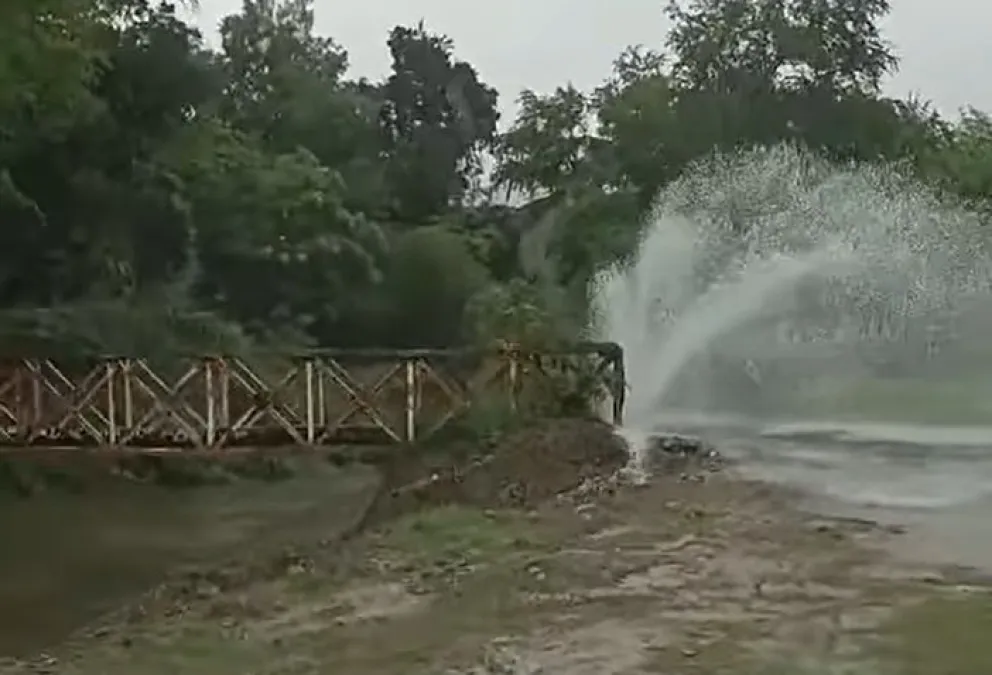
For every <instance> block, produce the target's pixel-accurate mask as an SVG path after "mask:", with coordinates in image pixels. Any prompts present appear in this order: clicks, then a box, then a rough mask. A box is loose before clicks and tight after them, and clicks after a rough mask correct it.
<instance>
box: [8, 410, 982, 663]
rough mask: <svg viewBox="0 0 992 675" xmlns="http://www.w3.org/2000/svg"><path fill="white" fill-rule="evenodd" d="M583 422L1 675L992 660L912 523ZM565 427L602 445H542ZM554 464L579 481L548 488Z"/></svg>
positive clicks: (955, 573)
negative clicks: (828, 511)
mask: <svg viewBox="0 0 992 675" xmlns="http://www.w3.org/2000/svg"><path fill="white" fill-rule="evenodd" d="M567 426H568V425H565V426H564V427H559V428H557V429H554V430H546V431H544V432H543V434H544V435H543V436H541V434H538V437H537V440H534V437H533V435H531V436H529V437H530V438H531V439H532V440H530V441H528V443H526V444H525V443H523V440H524V437H523V436H519V437H517V438H516V439H513V442H514V444H515V445H516V446H517V447H521V448H523V446H525V445H526V446H527V447H526V452H520V453H518V454H517V455H516V457H517V459H518V460H520V459H523V458H525V457H526V458H528V459H527V461H528V462H529V465H528V468H527V471H528V472H529V473H527V474H526V475H520V476H517V477H516V480H511V478H513V477H512V476H511V475H510V471H509V470H510V469H512V468H513V467H514V462H512V461H509V460H504V461H503V462H502V463H501V464H498V465H494V466H493V467H492V469H491V470H490V471H489V473H488V474H485V473H480V474H475V475H473V474H472V472H467V474H466V475H462V476H460V477H454V476H449V477H445V476H440V475H435V476H433V480H428V481H426V482H425V483H423V484H422V485H421V486H420V487H419V488H417V489H415V490H412V491H407V492H406V493H403V494H401V493H400V492H399V491H390V492H386V493H380V494H386V495H388V498H384V501H385V503H388V504H393V505H395V504H397V503H398V501H397V500H409V499H414V500H415V502H416V504H417V507H416V508H410V503H409V501H408V502H407V505H406V506H404V507H403V508H402V509H398V510H396V511H394V512H393V513H389V509H388V508H386V509H385V510H383V508H384V507H383V508H380V509H379V513H380V514H382V517H381V519H380V520H379V521H378V522H370V523H369V524H368V525H369V527H368V529H367V530H366V531H365V532H364V533H363V534H361V535H360V536H357V537H354V538H352V539H350V540H349V541H347V542H343V543H342V542H325V545H323V546H319V545H318V546H312V547H304V548H298V549H296V550H295V552H286V553H284V554H283V555H281V556H279V557H278V559H276V560H271V561H269V564H268V566H267V568H266V570H265V573H264V574H263V573H261V570H260V569H259V568H255V569H254V572H253V573H251V574H245V573H244V570H245V569H247V568H245V567H243V566H242V567H236V568H234V569H232V570H230V571H228V572H223V571H217V570H214V571H212V572H211V573H209V574H208V573H204V574H200V575H194V576H189V577H187V578H186V580H185V582H184V585H181V586H180V587H177V586H176V585H172V586H171V587H163V589H162V590H161V592H160V593H158V594H151V595H149V596H148V597H147V598H146V599H145V601H144V602H142V603H139V604H138V605H135V606H133V607H131V608H130V610H129V612H127V613H125V614H123V615H119V616H117V617H115V618H114V620H113V621H110V622H105V623H103V624H101V625H95V626H93V627H91V628H90V629H89V630H88V631H84V632H83V633H82V634H80V635H79V636H78V637H77V639H75V640H73V641H70V642H69V643H66V644H64V645H62V646H61V647H58V648H54V649H52V650H49V655H48V656H47V657H41V658H40V659H37V660H35V662H34V664H33V666H32V665H28V664H21V665H17V664H12V665H10V666H9V667H8V668H7V669H6V670H3V671H2V672H4V673H25V672H38V669H39V668H41V669H44V668H47V669H48V672H58V673H65V674H67V675H117V674H120V675H124V674H125V673H128V674H130V673H142V674H143V675H157V674H159V673H161V674H162V675H165V673H175V672H183V673H201V672H202V673H211V675H225V674H228V673H229V674H230V675H243V673H246V672H252V673H256V674H267V675H276V674H287V675H288V674H290V673H295V674H297V675H307V674H310V673H313V674H314V675H316V674H318V673H323V672H327V669H328V668H333V670H334V671H335V672H347V673H355V674H356V675H363V674H368V675H393V674H396V675H399V674H400V673H403V674H404V675H406V674H408V673H424V675H436V674H437V673H459V674H463V673H479V674H495V673H503V674H508V675H509V674H517V675H524V674H533V673H537V672H542V673H563V674H564V673H567V674H568V675H583V674H585V673H588V674H589V675H593V674H596V675H600V674H610V673H652V672H664V673H700V674H702V673H705V674H707V675H712V674H719V673H727V674H728V675H729V674H730V673H733V675H742V674H743V675H747V674H749V673H753V674H754V675H758V674H761V675H765V674H767V673H778V672H781V673H783V675H784V674H785V673H790V674H794V673H825V672H831V673H836V672H851V673H870V674H873V675H874V674H882V673H892V674H893V675H903V674H905V675H917V674H919V675H924V674H926V675H951V674H954V675H972V674H974V675H985V674H986V673H988V672H992V670H990V666H992V648H989V647H988V646H987V644H986V642H987V639H986V637H985V636H986V634H987V631H988V630H989V629H990V628H992V601H990V600H989V596H988V593H987V591H986V590H985V589H984V588H982V587H981V586H980V580H977V579H975V578H969V577H968V576H967V575H965V574H962V570H959V569H958V570H954V569H940V568H937V567H924V566H921V565H916V564H909V563H907V562H905V561H900V560H897V559H895V558H893V557H892V556H890V555H889V554H888V552H887V548H888V547H889V546H890V545H892V544H893V543H895V542H898V541H900V539H901V538H905V537H909V536H912V533H910V532H905V531H903V530H902V529H900V528H899V527H895V526H891V525H883V524H877V523H872V522H869V521H865V520H862V519H857V518H839V517H838V518H827V517H823V516H817V515H811V514H809V513H808V512H805V511H804V510H802V509H801V508H799V504H800V503H801V501H802V496H801V495H797V494H794V493H790V492H789V491H787V490H784V489H781V488H774V487H771V486H769V485H767V484H762V483H759V482H754V481H747V480H743V479H742V478H740V477H739V476H737V475H736V474H735V472H734V471H733V470H732V469H730V470H724V469H720V470H715V469H716V468H717V467H714V466H713V465H710V464H705V465H701V464H697V463H692V462H689V463H685V462H673V463H667V464H666V465H665V466H664V467H663V468H664V471H662V472H660V473H657V474H656V475H655V476H654V478H653V479H652V480H651V481H649V482H648V483H646V484H644V485H636V486H635V485H629V484H626V483H625V482H624V481H623V480H622V479H621V478H619V477H618V474H617V472H616V468H617V467H616V464H615V457H616V455H615V446H609V447H606V445H607V442H606V440H605V436H602V435H600V436H599V441H600V442H601V443H603V444H604V447H606V452H605V459H604V456H600V457H599V458H597V457H596V455H597V453H596V452H594V451H593V450H594V448H595V447H596V445H597V442H596V441H590V437H591V436H594V435H595V433H596V432H593V430H591V429H590V428H589V427H587V426H582V425H580V426H579V427H578V428H576V429H572V430H571V431H569V430H568V429H567ZM563 440H564V441H568V445H569V446H570V447H573V448H574V447H575V446H580V445H582V446H583V447H584V448H585V450H583V451H582V452H574V451H573V452H571V453H557V454H556V453H552V452H549V451H547V446H552V447H561V446H560V444H561V442H562V441H563ZM542 446H544V447H545V451H544V452H542V451H541V448H542ZM602 450H603V448H600V454H601V455H602ZM502 456H504V457H506V456H507V455H506V454H505V453H504V454H503V455H502ZM582 458H584V459H582ZM521 468H523V467H521ZM484 475H486V476H489V478H485V479H484V478H483V476H484ZM494 476H499V477H498V478H493V477H494ZM540 476H548V477H551V476H554V477H555V481H556V483H555V485H554V486H553V487H554V488H558V487H560V486H561V485H563V484H567V483H569V482H574V481H575V480H577V481H578V482H577V483H576V484H573V485H571V486H569V487H567V488H565V489H561V490H559V489H551V490H543V491H542V490H540V489H539V488H540V482H541V479H540ZM429 485H444V486H445V487H444V488H443V489H440V490H432V489H430V488H429ZM411 495H412V497H411ZM380 506H382V505H380ZM386 514H388V515H386ZM238 570H240V571H238ZM938 627H939V628H938ZM32 667H33V668H34V670H31V669H30V668H32Z"/></svg>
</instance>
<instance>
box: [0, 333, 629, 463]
mask: <svg viewBox="0 0 992 675" xmlns="http://www.w3.org/2000/svg"><path fill="white" fill-rule="evenodd" d="M563 383H564V384H563ZM562 386H565V387H566V388H567V387H569V386H571V387H574V389H575V391H574V394H575V395H579V396H582V397H585V398H587V399H590V398H591V399H592V400H587V401H585V403H586V404H592V405H595V406H596V409H597V410H601V411H602V414H603V415H604V417H606V418H607V420H608V421H611V422H613V423H616V424H619V423H620V422H621V417H622V411H623V403H624V391H625V386H626V385H625V376H624V364H623V352H622V350H621V348H620V347H619V346H618V345H616V344H613V343H581V344H575V345H571V346H569V347H568V348H565V349H562V350H559V351H555V352H551V351H542V352H528V351H524V350H521V349H517V348H513V347H501V348H498V349H485V350H406V351H397V350H322V351H313V352H308V353H303V354H289V353H282V354H280V353H253V354H252V355H250V356H196V357H189V358H181V359H175V358H171V359H168V360H167V361H163V362H154V361H152V360H150V359H145V358H127V357H99V358H96V357H95V358H92V359H75V360H71V361H66V360H58V359H45V358H8V359H0V455H2V454H4V453H5V452H18V453H23V452H24V451H25V450H29V451H44V450H56V449H61V450H72V449H79V450H94V451H109V452H122V453H135V452H137V453H166V452H167V453H175V452H188V453H193V454H215V453H216V454H219V455H225V454H229V453H237V452H238V451H240V450H252V451H257V450H258V449H259V448H265V447H285V446H294V447H318V446H329V445H341V444H366V443H372V444H388V443H396V444H400V443H410V442H414V441H418V440H422V439H425V438H427V437H429V436H431V435H433V434H435V433H437V432H438V431H439V430H441V429H443V428H444V427H445V426H447V425H449V424H451V423H452V421H453V420H456V419H458V418H459V417H460V416H461V415H463V414H465V413H466V411H468V410H470V409H472V408H473V407H477V406H502V407H503V408H504V409H506V410H508V411H509V412H510V414H512V413H513V411H518V412H520V413H521V414H522V413H523V412H524V411H523V409H524V408H530V409H539V406H540V402H541V400H542V399H543V400H545V401H546V400H547V399H548V396H547V394H548V387H558V388H560V387H562ZM561 393H562V392H561V391H558V392H557V394H558V395H559V396H560V395H561ZM566 393H567V392H566Z"/></svg>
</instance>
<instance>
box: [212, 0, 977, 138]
mask: <svg viewBox="0 0 992 675" xmlns="http://www.w3.org/2000/svg"><path fill="white" fill-rule="evenodd" d="M199 4H200V8H199V10H198V11H197V13H196V17H195V19H196V22H197V24H198V25H199V26H200V27H201V29H202V30H203V31H204V33H205V34H206V35H207V36H208V39H210V41H211V42H214V41H215V40H216V27H217V25H218V23H219V21H220V19H221V18H222V17H223V16H226V15H227V14H230V13H232V12H235V11H237V10H238V9H239V8H240V6H241V0H199ZM316 4H317V18H316V21H317V29H318V31H319V32H320V33H321V34H324V35H329V36H331V37H333V38H335V39H336V40H337V41H338V42H340V43H341V44H343V45H344V46H345V47H347V49H348V52H349V54H350V58H351V64H352V70H351V73H352V74H353V75H355V76H358V75H365V76H369V77H372V78H377V77H380V76H382V75H384V74H385V73H386V71H387V69H388V67H389V55H388V53H387V50H386V45H385V39H386V35H387V33H388V32H389V30H390V29H391V28H392V27H393V26H394V25H396V24H413V23H416V22H417V21H419V20H421V19H423V20H424V22H425V23H426V25H427V26H428V28H430V29H431V30H435V31H438V32H441V33H445V34H447V35H448V36H449V37H451V38H452V39H453V40H454V41H455V50H456V53H457V55H458V56H459V57H461V58H462V59H464V60H466V61H469V62H470V63H472V64H473V65H474V66H475V67H476V68H477V69H478V70H479V72H480V75H481V76H482V78H483V79H484V80H485V81H486V82H488V83H489V84H491V85H492V86H494V87H496V88H497V89H498V90H499V92H500V100H501V107H502V108H503V110H504V113H505V114H506V115H507V116H509V115H512V114H513V111H514V109H515V105H514V101H515V99H516V97H517V95H518V94H519V92H520V90H521V89H524V88H530V89H534V90H537V91H539V92H547V91H551V90H553V89H554V88H555V87H556V86H558V85H561V84H564V83H566V82H569V81H571V82H572V83H573V84H575V85H576V86H577V87H579V88H580V89H589V88H591V87H593V86H595V85H597V84H599V83H600V82H601V81H602V80H603V79H604V78H605V77H606V76H607V74H608V73H609V70H610V65H611V63H612V61H613V59H614V58H615V57H616V55H617V54H619V53H620V51H621V50H622V49H623V48H624V47H626V46H628V45H631V44H645V45H647V46H660V45H661V43H662V41H663V40H664V36H665V33H666V30H667V22H666V19H665V17H664V15H663V13H662V11H661V7H662V6H663V4H664V2H663V1H662V0H622V1H621V2H606V1H605V0H499V1H496V2H481V1H479V0H476V1H475V2H472V1H468V2H466V1H464V0H359V1H358V2H355V1H351V2H341V1H338V2H332V1H331V0H317V3H316ZM892 4H893V6H894V8H895V9H894V10H893V12H892V14H891V16H890V18H889V19H888V21H887V22H886V25H885V29H886V36H887V38H888V39H889V40H890V41H891V42H893V43H894V45H895V47H896V51H897V52H898V54H899V56H900V57H901V59H902V66H901V70H900V73H899V74H898V75H897V77H896V78H895V79H894V80H893V81H892V82H891V83H890V84H889V87H888V89H889V91H890V93H892V94H897V95H905V94H907V93H909V92H915V93H919V94H920V95H921V96H922V97H923V98H925V99H929V100H931V101H933V102H934V103H935V104H936V105H937V106H938V107H939V108H940V109H941V111H942V112H944V113H945V114H954V113H955V112H956V111H957V110H958V109H960V108H961V107H962V106H965V105H974V106H975V107H977V108H981V109H984V110H989V111H992V78H989V77H988V76H987V72H988V68H989V66H992V39H990V38H989V37H988V31H989V26H992V2H990V1H989V0H941V1H940V2H936V1H935V0H893V2H892ZM621 6H622V7H623V9H622V10H621V9H620V7H621ZM506 121H508V120H507V118H506V117H504V122H506Z"/></svg>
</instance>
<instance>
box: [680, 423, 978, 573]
mask: <svg viewBox="0 0 992 675" xmlns="http://www.w3.org/2000/svg"><path fill="white" fill-rule="evenodd" d="M663 427H664V428H666V429H669V430H676V431H681V432H684V433H692V434H695V435H698V436H701V437H703V438H705V439H706V440H708V441H710V442H711V443H713V444H714V445H716V446H717V447H718V448H719V450H720V452H721V453H723V454H725V455H727V456H728V457H730V458H732V459H734V460H736V462H737V464H738V466H739V468H740V470H741V471H742V472H743V473H744V474H745V475H747V476H749V477H753V478H756V479H759V480H764V481H769V482H772V483H777V484H781V485H786V486H788V487H791V488H798V489H800V490H801V491H802V492H803V493H804V494H806V495H807V496H808V508H809V509H811V510H813V511H816V512H819V513H825V514H829V515H839V516H846V517H856V518H864V519H869V520H873V521H876V522H879V523H882V524H886V525H899V526H902V527H904V528H905V529H906V530H907V535H908V536H906V537H901V538H899V541H897V542H896V543H895V544H894V551H893V552H894V553H896V554H897V555H899V556H901V557H903V558H905V559H907V560H910V561H917V562H920V563H921V564H937V565H959V566H964V567H972V568H978V569H981V570H983V571H985V572H987V573H989V574H992V427H988V426H970V427H957V426H939V425H926V426H923V425H910V424H883V423H841V422H838V423H826V422H816V423H803V422H788V423H783V422H774V423H771V422H756V421H753V420H748V419H746V418H742V417H732V416H726V417H718V418H717V417H702V416H690V415H677V414H675V415H671V416H670V417H669V418H668V419H667V420H666V421H665V422H664V424H663Z"/></svg>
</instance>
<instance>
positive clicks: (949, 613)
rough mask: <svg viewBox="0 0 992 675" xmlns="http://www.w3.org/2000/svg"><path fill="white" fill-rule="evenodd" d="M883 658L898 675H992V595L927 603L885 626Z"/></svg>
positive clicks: (959, 596)
mask: <svg viewBox="0 0 992 675" xmlns="http://www.w3.org/2000/svg"><path fill="white" fill-rule="evenodd" d="M881 637H882V640H881V643H880V647H879V656H880V657H881V659H882V661H883V662H885V663H886V664H888V665H889V669H887V670H889V672H892V673H893V674H894V675H989V673H992V593H990V592H988V591H980V592H973V593H972V592H969V593H961V594H957V595H953V596H943V595H942V596H937V597H932V598H929V599H927V600H925V601H923V602H921V603H919V604H916V605H913V606H911V607H909V608H908V609H906V610H903V611H900V612H898V613H896V614H895V615H894V616H893V617H892V619H891V620H890V621H889V622H888V623H886V624H885V625H883V626H882V630H881Z"/></svg>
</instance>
